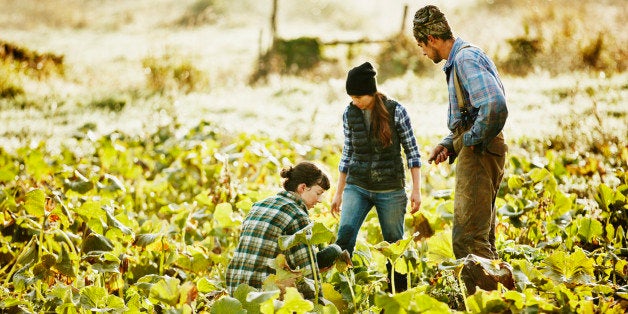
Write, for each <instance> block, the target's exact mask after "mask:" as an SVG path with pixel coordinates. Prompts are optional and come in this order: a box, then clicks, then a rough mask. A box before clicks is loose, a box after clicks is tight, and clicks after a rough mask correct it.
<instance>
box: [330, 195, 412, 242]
mask: <svg viewBox="0 0 628 314" xmlns="http://www.w3.org/2000/svg"><path fill="white" fill-rule="evenodd" d="M407 204H408V196H407V195H406V191H405V190H404V189H401V190H397V191H392V192H371V191H367V190H365V189H363V188H361V187H359V186H356V185H352V184H347V185H346V186H345V190H344V193H343V200H342V211H341V213H340V227H339V228H338V239H337V240H336V244H338V245H339V246H340V247H341V248H342V249H343V250H347V251H349V253H350V254H353V249H354V247H355V241H356V238H357V236H358V232H359V231H360V227H361V226H362V223H364V219H365V218H366V216H367V215H368V213H369V211H370V210H371V208H373V206H375V209H376V210H377V217H378V218H379V225H380V227H381V228H382V235H383V236H384V240H385V241H387V242H389V243H393V242H395V241H397V240H400V239H401V238H403V223H404V217H403V216H404V214H405V213H406V206H407Z"/></svg>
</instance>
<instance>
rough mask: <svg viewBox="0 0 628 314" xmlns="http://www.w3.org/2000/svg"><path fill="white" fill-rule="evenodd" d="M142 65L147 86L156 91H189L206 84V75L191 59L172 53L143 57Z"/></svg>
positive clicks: (198, 88)
mask: <svg viewBox="0 0 628 314" xmlns="http://www.w3.org/2000/svg"><path fill="white" fill-rule="evenodd" d="M142 66H143V67H144V72H145V73H146V77H147V85H148V88H149V89H151V90H153V91H156V92H160V93H163V92H166V91H171V90H178V91H183V92H184V93H190V92H193V91H197V90H200V89H202V88H203V87H205V86H206V85H207V77H206V76H205V74H203V72H202V71H201V70H199V69H197V68H196V67H195V66H194V64H193V63H192V62H191V61H189V60H183V59H179V58H176V57H175V56H173V55H165V56H162V57H147V58H144V59H143V60H142Z"/></svg>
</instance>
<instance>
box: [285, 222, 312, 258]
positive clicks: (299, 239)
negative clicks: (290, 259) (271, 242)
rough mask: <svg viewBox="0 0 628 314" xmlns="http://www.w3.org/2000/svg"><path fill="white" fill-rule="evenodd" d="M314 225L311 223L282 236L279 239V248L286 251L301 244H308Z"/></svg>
mask: <svg viewBox="0 0 628 314" xmlns="http://www.w3.org/2000/svg"><path fill="white" fill-rule="evenodd" d="M312 227H313V224H309V225H307V226H305V227H304V228H303V229H301V230H299V231H297V232H295V233H294V234H292V235H282V236H280V237H279V239H278V244H279V248H280V249H282V250H284V251H285V250H289V249H290V248H292V247H293V246H296V245H299V244H305V245H308V244H309V238H310V234H311V231H312Z"/></svg>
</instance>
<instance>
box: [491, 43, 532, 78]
mask: <svg viewBox="0 0 628 314" xmlns="http://www.w3.org/2000/svg"><path fill="white" fill-rule="evenodd" d="M507 42H508V45H510V50H511V52H510V54H508V57H507V58H506V60H504V61H502V62H500V66H499V68H500V70H501V71H503V72H504V73H509V74H513V75H519V76H525V75H526V74H528V73H530V72H532V71H533V70H534V66H535V61H536V57H537V56H538V54H539V53H541V52H542V47H541V40H540V39H536V38H529V37H526V36H521V37H517V38H513V39H508V40H507Z"/></svg>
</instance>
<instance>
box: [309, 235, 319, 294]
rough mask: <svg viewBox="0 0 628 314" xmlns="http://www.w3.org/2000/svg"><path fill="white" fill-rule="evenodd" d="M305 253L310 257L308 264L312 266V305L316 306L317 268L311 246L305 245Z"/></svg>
mask: <svg viewBox="0 0 628 314" xmlns="http://www.w3.org/2000/svg"><path fill="white" fill-rule="evenodd" d="M307 252H308V253H309V255H310V264H311V265H312V277H314V304H318V266H317V265H316V261H315V260H314V252H313V251H312V246H311V245H309V244H308V245H307Z"/></svg>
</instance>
